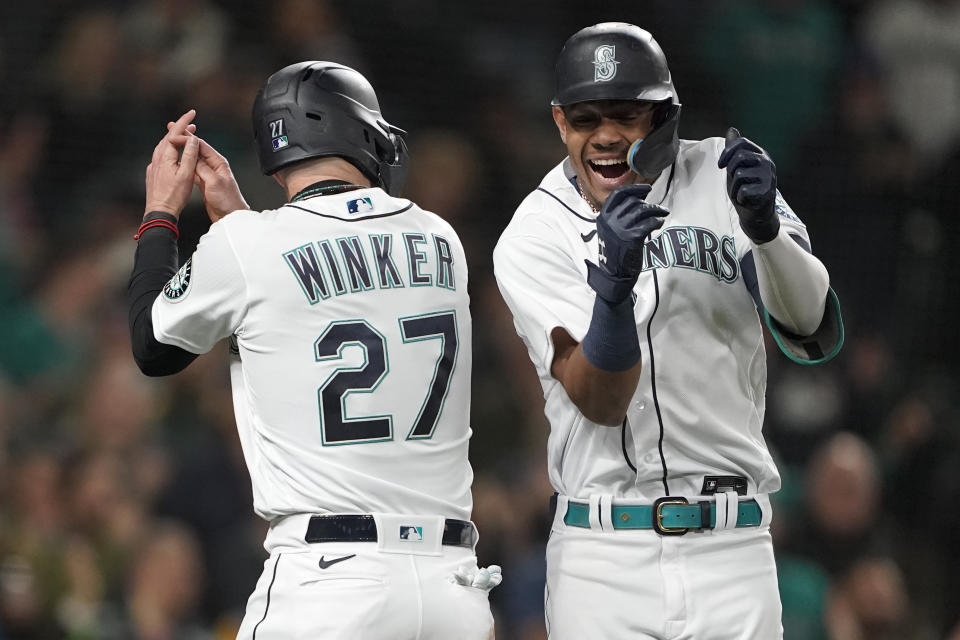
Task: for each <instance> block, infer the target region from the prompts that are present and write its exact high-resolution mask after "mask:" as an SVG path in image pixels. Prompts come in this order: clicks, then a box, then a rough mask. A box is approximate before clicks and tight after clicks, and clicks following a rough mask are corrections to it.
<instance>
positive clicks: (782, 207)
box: [773, 189, 803, 224]
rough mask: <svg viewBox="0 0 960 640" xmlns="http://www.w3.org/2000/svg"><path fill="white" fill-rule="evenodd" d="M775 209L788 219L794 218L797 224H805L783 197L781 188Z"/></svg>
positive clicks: (778, 213)
mask: <svg viewBox="0 0 960 640" xmlns="http://www.w3.org/2000/svg"><path fill="white" fill-rule="evenodd" d="M773 207H774V209H776V211H777V215H779V216H780V217H782V218H786V219H787V220H793V221H794V222H796V223H797V224H803V221H801V220H800V218H798V217H797V214H795V213H794V212H793V209H791V208H790V205H788V204H787V201H786V200H784V199H783V196H782V195H780V190H779V189H777V199H776V201H775V202H774V205H773Z"/></svg>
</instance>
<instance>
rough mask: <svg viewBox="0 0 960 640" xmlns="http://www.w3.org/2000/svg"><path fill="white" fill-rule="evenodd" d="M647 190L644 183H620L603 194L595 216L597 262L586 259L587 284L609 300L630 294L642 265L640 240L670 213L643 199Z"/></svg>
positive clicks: (613, 300)
mask: <svg viewBox="0 0 960 640" xmlns="http://www.w3.org/2000/svg"><path fill="white" fill-rule="evenodd" d="M649 193H650V185H648V184H635V185H628V186H626V187H620V188H619V189H617V190H615V191H614V192H613V193H611V194H610V195H609V196H607V200H606V202H604V203H603V208H602V209H600V214H599V215H598V216H597V239H598V241H599V244H600V252H599V255H598V256H597V257H598V264H593V263H592V262H590V261H589V260H587V261H586V262H587V284H589V285H590V287H592V288H593V290H594V291H596V292H597V295H598V296H600V297H601V298H603V299H604V300H606V301H607V302H609V303H611V304H618V303H620V302H623V301H624V300H626V299H627V298H628V297H629V296H630V292H631V291H633V286H634V285H635V284H636V283H637V277H638V276H639V275H640V270H641V269H642V268H643V243H644V242H646V240H647V237H648V236H649V235H650V233H651V232H653V231H654V230H655V229H659V228H660V227H662V226H663V222H664V218H665V217H666V216H667V215H668V214H669V213H670V212H669V211H667V210H666V209H664V208H663V207H658V206H657V205H655V204H650V203H649V202H644V200H643V199H644V198H646V197H647V194H649Z"/></svg>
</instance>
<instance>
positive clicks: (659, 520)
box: [651, 496, 690, 536]
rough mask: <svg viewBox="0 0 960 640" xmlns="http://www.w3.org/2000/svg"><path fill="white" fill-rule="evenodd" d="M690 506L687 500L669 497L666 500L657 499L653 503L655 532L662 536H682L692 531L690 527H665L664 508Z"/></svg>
mask: <svg viewBox="0 0 960 640" xmlns="http://www.w3.org/2000/svg"><path fill="white" fill-rule="evenodd" d="M685 504H690V503H689V502H687V499H686V498H681V497H673V496H667V497H665V498H657V499H656V501H655V502H654V503H653V518H652V520H653V522H652V523H651V524H653V530H654V531H656V532H657V533H659V534H660V535H662V536H682V535H683V534H685V533H686V532H687V531H689V530H690V528H689V527H682V528H675V529H672V528H665V527H664V526H663V508H664V507H665V506H668V505H678V506H681V505H685Z"/></svg>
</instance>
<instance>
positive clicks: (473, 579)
mask: <svg viewBox="0 0 960 640" xmlns="http://www.w3.org/2000/svg"><path fill="white" fill-rule="evenodd" d="M452 581H453V582H454V583H455V584H459V585H460V586H463V587H473V588H474V589H483V590H484V591H490V590H491V589H493V588H494V587H496V586H497V585H499V584H500V583H501V582H503V574H502V573H501V571H500V566H499V565H496V564H492V565H490V566H489V567H484V568H482V569H477V568H475V567H473V566H472V564H471V563H466V564H463V565H460V568H458V569H457V571H456V573H454V574H453V580H452Z"/></svg>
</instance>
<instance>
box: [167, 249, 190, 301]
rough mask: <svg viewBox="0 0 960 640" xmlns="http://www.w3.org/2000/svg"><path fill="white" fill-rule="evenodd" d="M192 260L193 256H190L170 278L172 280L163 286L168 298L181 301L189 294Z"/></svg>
mask: <svg viewBox="0 0 960 640" xmlns="http://www.w3.org/2000/svg"><path fill="white" fill-rule="evenodd" d="M192 260H193V258H188V259H187V261H186V262H184V263H183V266H182V267H180V270H179V271H177V272H176V273H175V274H174V276H173V277H172V278H170V282H168V283H167V284H166V286H164V287H163V295H164V297H165V298H166V299H167V300H169V301H171V302H179V301H180V300H182V299H183V296H185V295H187V290H188V289H189V288H190V272H191V271H192V266H191V264H190V263H191V262H192Z"/></svg>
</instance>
